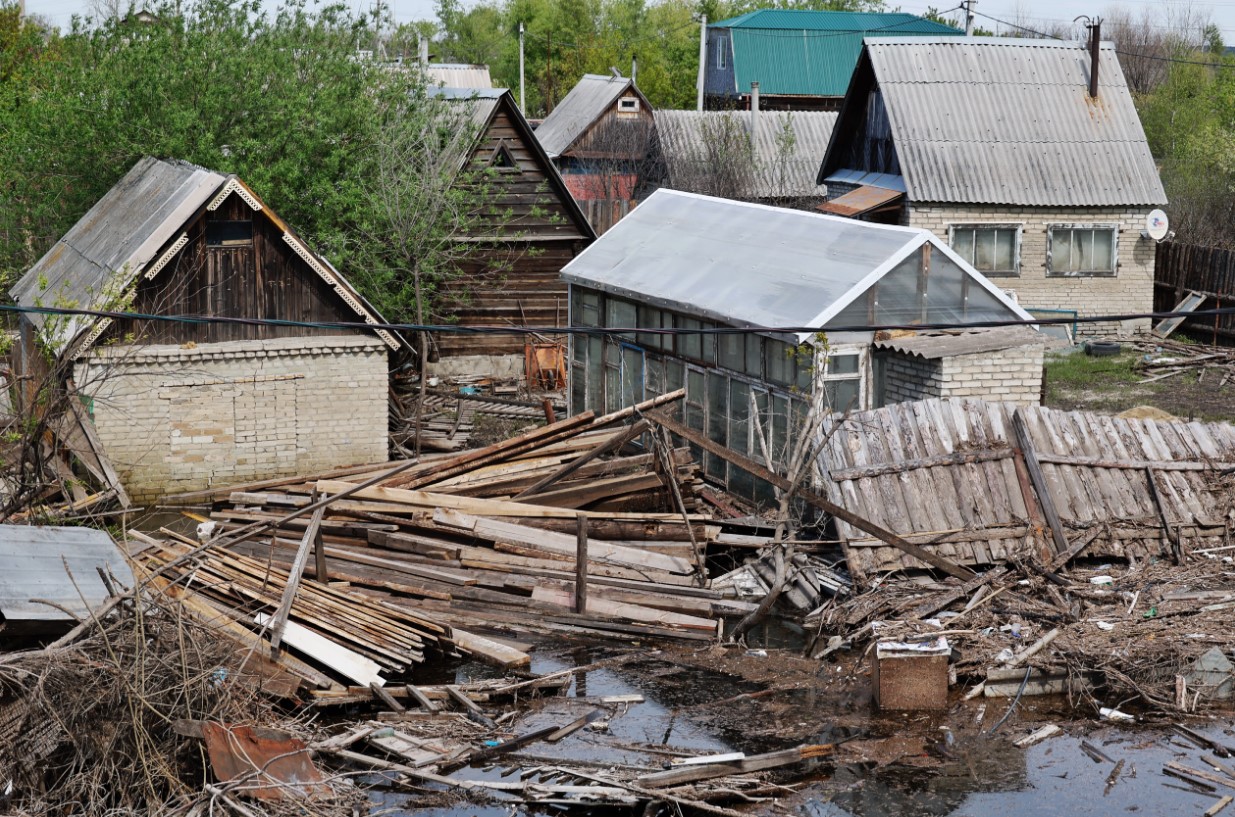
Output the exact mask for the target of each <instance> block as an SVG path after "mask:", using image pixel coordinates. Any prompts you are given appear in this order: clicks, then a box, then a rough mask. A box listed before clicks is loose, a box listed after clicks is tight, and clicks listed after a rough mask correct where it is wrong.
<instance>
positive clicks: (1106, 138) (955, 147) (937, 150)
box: [817, 37, 1166, 334]
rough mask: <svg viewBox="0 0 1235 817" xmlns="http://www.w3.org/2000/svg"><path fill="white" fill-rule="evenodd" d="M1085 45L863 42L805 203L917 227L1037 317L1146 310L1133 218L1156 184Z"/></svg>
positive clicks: (1158, 197)
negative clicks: (811, 200)
mask: <svg viewBox="0 0 1235 817" xmlns="http://www.w3.org/2000/svg"><path fill="white" fill-rule="evenodd" d="M1094 53H1095V52H1094V51H1093V50H1092V49H1089V48H1087V47H1085V46H1082V45H1080V44H1078V43H1070V42H1058V41H1052V40H1018V39H1007V38H1002V37H974V38H969V37H946V38H939V39H927V38H894V39H893V38H874V39H867V40H866V44H865V46H864V47H863V50H862V54H861V56H860V57H859V60H858V66H857V68H856V70H855V73H854V78H853V82H852V83H851V84H850V86H849V91H848V93H847V95H846V97H845V101H844V103H843V105H842V107H841V112H840V116H839V118H838V120H837V124H836V128H835V130H834V131H833V137H832V141H831V142H830V143H829V145H828V151H827V155H826V156H825V157H824V159H823V163H822V166H821V167H820V169H819V173H818V177H817V180H818V181H819V182H820V183H825V184H827V187H828V195H829V201H828V202H827V203H825V204H824V205H822V206H821V208H820V209H822V210H824V211H825V212H830V213H834V214H837V215H845V216H850V217H856V218H862V219H865V220H871V221H879V222H884V223H894V224H902V225H906V226H911V227H922V228H925V229H928V230H930V231H931V232H933V233H934V234H935V235H937V236H939V237H940V238H941V239H943V240H944V241H946V242H947V243H948V245H949V246H950V247H951V248H952V249H953V250H955V251H956V252H957V254H958V255H960V256H961V257H963V258H964V259H965V260H967V261H969V262H970V263H972V264H973V265H974V267H976V268H977V269H978V270H979V271H981V272H982V273H983V274H984V275H986V276H987V277H988V278H990V279H991V280H993V281H995V282H996V283H997V284H998V285H999V286H1000V287H1001V288H1003V289H1004V290H1007V291H1008V292H1010V293H1013V294H1014V295H1015V297H1016V298H1017V300H1018V301H1019V302H1020V304H1021V305H1022V306H1024V307H1025V308H1026V309H1028V310H1029V311H1030V312H1033V313H1035V314H1038V315H1039V316H1045V315H1046V314H1055V316H1058V313H1075V314H1077V315H1079V316H1094V315H1104V314H1129V313H1140V312H1149V311H1151V310H1152V307H1153V279H1154V249H1155V245H1154V242H1153V241H1152V240H1151V239H1149V238H1148V237H1146V236H1143V235H1142V231H1143V230H1144V229H1145V221H1146V216H1147V215H1148V214H1149V213H1150V212H1151V211H1152V210H1153V209H1155V208H1157V207H1160V206H1163V205H1165V204H1166V194H1165V192H1164V191H1163V188H1162V183H1161V180H1160V179H1159V176H1158V171H1157V167H1156V165H1155V164H1154V160H1153V157H1152V156H1151V155H1150V152H1149V145H1148V143H1147V141H1146V139H1145V132H1144V130H1143V129H1142V127H1141V122H1140V119H1139V118H1138V116H1137V112H1136V108H1135V106H1134V105H1133V102H1132V97H1131V95H1130V93H1129V91H1128V87H1127V84H1126V83H1125V81H1124V76H1123V72H1122V71H1121V70H1120V66H1119V61H1118V58H1117V56H1116V53H1115V48H1114V46H1113V45H1112V44H1110V43H1101V44H1100V47H1099V48H1098V49H1097V50H1096V59H1095V57H1094V56H1091V55H1094ZM1095 72H1096V77H1095V76H1094V75H1095ZM1091 78H1094V79H1095V80H1096V81H1095V82H1092V83H1091V81H1090V80H1091ZM1147 328H1148V321H1147V320H1137V321H1129V322H1128V325H1118V324H1113V323H1105V322H1104V323H1096V324H1080V326H1079V331H1080V333H1081V334H1091V333H1093V334H1097V333H1123V332H1127V331H1142V330H1144V329H1147Z"/></svg>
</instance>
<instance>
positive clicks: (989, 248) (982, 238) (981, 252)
mask: <svg viewBox="0 0 1235 817" xmlns="http://www.w3.org/2000/svg"><path fill="white" fill-rule="evenodd" d="M973 265H974V266H975V267H977V268H978V269H980V270H990V269H993V268H994V266H995V231H994V230H977V231H975V235H974V243H973Z"/></svg>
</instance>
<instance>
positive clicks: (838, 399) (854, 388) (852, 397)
mask: <svg viewBox="0 0 1235 817" xmlns="http://www.w3.org/2000/svg"><path fill="white" fill-rule="evenodd" d="M825 388H826V389H827V395H828V408H830V409H831V410H832V411H847V410H853V411H857V410H858V409H861V408H862V406H861V404H860V403H858V390H859V381H857V380H829V381H828V382H827V383H826V384H825Z"/></svg>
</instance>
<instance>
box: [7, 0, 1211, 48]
mask: <svg viewBox="0 0 1235 817" xmlns="http://www.w3.org/2000/svg"><path fill="white" fill-rule="evenodd" d="M265 2H266V3H267V4H268V5H272V6H273V5H274V0H265ZM351 2H353V3H355V8H356V9H357V10H361V9H364V10H368V9H369V8H371V7H372V5H373V0H351ZM382 3H383V4H386V3H388V4H389V5H390V7H391V9H392V10H393V12H394V17H395V20H396V21H398V22H400V23H404V22H410V21H412V20H423V19H431V18H432V17H433V0H382ZM89 4H90V0H26V9H27V11H28V12H30V13H31V14H40V15H43V16H44V17H46V18H48V19H49V20H51V22H52V23H53V24H54V25H57V26H59V27H61V28H67V27H68V25H69V21H70V20H71V19H72V17H73V15H74V14H85V13H87V11H88V9H89ZM139 5H140V3H139ZM465 5H471V3H468V2H465ZM952 5H959V0H955V2H953V0H890V1H889V2H888V7H889V8H897V7H898V8H899V9H900V10H901V11H907V12H910V13H912V14H921V13H922V12H924V11H926V9H927V7H928V6H934V7H935V8H939V9H947V8H951V7H952ZM1116 5H1117V6H1120V7H1122V8H1124V9H1127V10H1129V11H1131V12H1132V13H1133V14H1134V15H1136V16H1139V15H1140V14H1141V13H1142V11H1143V10H1146V9H1148V10H1150V11H1151V12H1155V13H1156V15H1157V17H1158V20H1159V24H1160V25H1161V26H1162V27H1164V28H1165V27H1167V25H1168V23H1167V20H1166V13H1165V11H1164V9H1166V8H1167V7H1174V8H1175V9H1181V8H1185V7H1186V8H1190V9H1192V10H1193V11H1194V12H1199V13H1202V14H1204V13H1208V14H1209V15H1210V17H1211V19H1212V20H1213V22H1215V23H1217V25H1218V27H1219V28H1220V29H1222V36H1223V40H1224V41H1225V42H1226V44H1227V45H1235V0H1210V2H1200V0H1196V1H1195V2H1194V0H1168V1H1167V2H1164V0H1120V2H1118V3H1111V2H1109V1H1108V0H1100V2H1096V3H1093V5H1088V4H1085V3H1079V2H1077V0H977V2H976V4H975V6H974V10H975V11H976V12H978V14H979V15H989V16H990V17H994V18H998V19H1000V20H1004V21H1011V22H1016V23H1019V24H1020V25H1024V26H1028V27H1030V28H1034V27H1036V26H1038V25H1041V26H1043V27H1045V26H1049V25H1050V24H1052V23H1057V22H1062V23H1066V24H1068V25H1071V23H1072V20H1073V19H1074V18H1075V17H1076V16H1077V15H1078V14H1090V15H1093V14H1097V15H1099V16H1101V15H1103V14H1105V13H1107V12H1108V10H1109V9H1110V8H1111V7H1112V6H1116ZM959 13H960V12H957V14H958V15H959ZM977 19H978V23H979V24H980V25H982V26H984V27H987V28H997V25H996V23H995V22H994V21H992V20H990V19H988V18H987V17H983V16H979V17H978V18H977Z"/></svg>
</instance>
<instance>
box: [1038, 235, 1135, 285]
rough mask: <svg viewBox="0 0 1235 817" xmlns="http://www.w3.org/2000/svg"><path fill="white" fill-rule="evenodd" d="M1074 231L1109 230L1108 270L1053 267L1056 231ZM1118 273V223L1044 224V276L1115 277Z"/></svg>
mask: <svg viewBox="0 0 1235 817" xmlns="http://www.w3.org/2000/svg"><path fill="white" fill-rule="evenodd" d="M1064 231H1067V232H1069V233H1076V232H1077V231H1088V232H1092V233H1095V234H1096V233H1098V232H1099V231H1101V232H1109V233H1110V234H1111V268H1110V269H1109V270H1066V271H1057V270H1056V269H1055V251H1056V247H1055V241H1056V237H1055V234H1056V232H1064ZM1118 275H1119V225H1118V224H1109V223H1096V224H1090V223H1083V224H1082V223H1060V224H1048V225H1046V277H1048V278H1115V277H1118Z"/></svg>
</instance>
